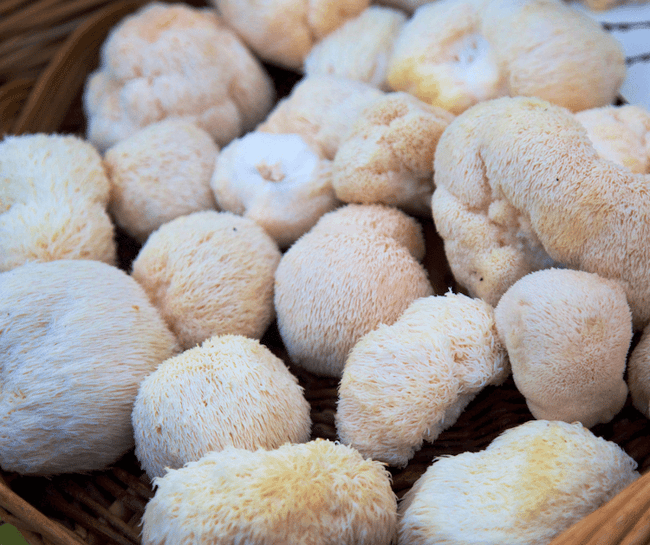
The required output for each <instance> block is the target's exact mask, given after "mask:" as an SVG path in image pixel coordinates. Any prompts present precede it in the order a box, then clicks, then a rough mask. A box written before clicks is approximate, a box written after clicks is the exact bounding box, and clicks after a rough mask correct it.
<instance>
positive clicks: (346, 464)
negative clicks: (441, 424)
mask: <svg viewBox="0 0 650 545" xmlns="http://www.w3.org/2000/svg"><path fill="white" fill-rule="evenodd" d="M154 486H155V487H156V494H155V496H154V497H153V499H152V500H151V501H150V502H149V503H148V504H147V507H146V509H145V512H144V516H143V519H142V520H143V530H142V538H143V545H163V544H164V543H186V542H190V541H191V542H193V543H213V544H214V545H226V544H231V543H236V542H241V543H247V544H250V545H264V544H267V543H287V544H288V543H291V544H292V545H329V544H332V543H346V544H349V545H389V544H391V543H395V541H396V533H397V532H396V527H397V514H396V512H397V501H396V498H395V494H394V493H393V491H392V490H391V486H390V476H389V473H388V472H387V471H386V469H385V468H384V467H383V465H382V464H380V463H378V462H374V461H372V460H364V459H363V458H362V457H361V455H360V454H359V453H358V452H356V451H355V450H354V449H351V448H349V447H346V446H343V445H339V444H336V443H332V442H330V441H325V440H322V439H316V440H315V441H311V442H309V443H305V444H301V445H283V446H282V447H280V448H278V449H277V450H268V451H267V450H257V451H255V452H250V451H247V450H241V449H236V448H233V447H227V448H225V449H224V450H222V451H220V452H211V453H209V454H206V455H205V456H204V457H203V458H201V459H200V460H199V461H197V462H191V463H189V464H187V465H186V466H185V467H184V468H182V469H177V470H171V471H169V472H168V473H167V475H166V476H164V477H162V478H158V479H156V480H155V481H154Z"/></svg>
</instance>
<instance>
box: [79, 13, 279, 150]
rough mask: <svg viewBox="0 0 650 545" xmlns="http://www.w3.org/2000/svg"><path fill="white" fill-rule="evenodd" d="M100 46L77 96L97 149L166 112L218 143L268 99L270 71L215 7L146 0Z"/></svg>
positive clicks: (252, 120) (252, 121)
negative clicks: (81, 100)
mask: <svg viewBox="0 0 650 545" xmlns="http://www.w3.org/2000/svg"><path fill="white" fill-rule="evenodd" d="M100 53H101V59H100V66H99V68H98V69H97V70H96V71H95V72H93V73H92V74H91V76H90V77H89V79H88V81H87V83H86V88H85V90H84V97H83V98H84V110H85V112H86V116H87V118H88V131H87V137H88V139H89V140H90V141H91V142H92V143H93V144H95V145H96V146H97V147H98V148H99V149H100V150H102V151H104V150H105V149H106V148H108V147H110V146H112V145H113V144H115V143H116V142H118V141H119V140H122V139H124V138H126V137H127V136H130V135H131V134H133V133H135V132H136V131H137V130H138V129H140V128H143V127H145V126H146V125H150V124H151V123H154V122H156V121H162V120H163V119H165V118H167V117H175V118H181V119H185V120H187V121H191V122H194V123H196V124H197V125H198V126H199V127H201V128H202V129H205V130H206V131H207V132H208V133H210V135H212V137H213V138H214V139H215V141H216V142H217V144H218V145H219V146H224V145H225V144H227V143H228V142H230V141H231V140H232V139H233V138H236V137H238V136H240V135H241V134H243V133H244V132H246V131H248V130H251V129H252V128H253V127H254V126H255V125H257V123H259V122H260V121H261V120H262V119H263V118H264V117H265V116H266V114H267V113H268V112H269V110H270V109H271V107H272V105H273V100H274V97H275V91H274V89H273V83H272V81H271V78H270V77H269V76H268V74H267V73H266V72H265V71H264V68H263V67H262V65H261V64H260V63H259V61H258V60H257V59H256V58H255V57H253V55H252V54H251V53H250V51H249V50H248V49H247V48H246V46H244V44H243V43H242V42H241V41H240V40H239V38H238V37H237V35H236V34H235V33H234V32H233V31H232V30H231V29H230V28H229V27H227V26H226V25H225V24H224V22H223V21H222V20H221V18H220V17H219V16H218V15H217V13H216V12H215V11H214V10H210V9H207V8H206V9H197V8H193V7H190V6H187V5H184V4H182V3H178V4H174V5H166V4H163V3H161V2H151V3H150V4H148V5H146V6H144V7H142V8H140V9H139V10H138V11H137V12H136V13H134V14H132V15H129V16H127V17H126V18H124V19H123V20H122V21H121V22H120V23H119V24H118V25H117V26H116V27H115V28H113V29H112V31H111V32H110V34H109V36H108V38H107V39H106V41H105V42H104V44H103V45H102V49H101V52H100Z"/></svg>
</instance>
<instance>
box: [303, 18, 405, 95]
mask: <svg viewBox="0 0 650 545" xmlns="http://www.w3.org/2000/svg"><path fill="white" fill-rule="evenodd" d="M405 22H406V14H404V13H403V12H402V11H399V10H396V9H392V8H386V7H382V6H369V7H368V8H366V9H365V10H363V11H362V12H361V13H360V14H359V15H357V16H356V17H354V18H352V19H349V20H348V21H346V22H345V23H344V24H343V25H341V26H340V27H339V28H337V29H336V30H335V31H333V32H331V33H330V34H328V35H327V36H326V37H325V38H323V39H322V40H321V41H320V42H318V43H317V44H316V45H315V46H314V47H312V49H311V51H310V52H309V55H307V57H306V58H305V62H304V69H305V75H307V76H313V75H316V74H329V75H332V76H337V77H341V78H348V79H353V80H357V81H363V82H364V83H368V84H369V85H372V86H373V87H377V88H378V89H381V90H382V91H388V90H389V88H388V82H387V80H386V72H387V70H388V59H389V58H390V56H391V54H392V52H393V44H394V43H395V40H396V39H397V36H398V35H399V33H400V32H401V30H402V27H403V26H404V23H405Z"/></svg>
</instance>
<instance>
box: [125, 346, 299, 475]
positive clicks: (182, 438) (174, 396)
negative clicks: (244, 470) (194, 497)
mask: <svg viewBox="0 0 650 545" xmlns="http://www.w3.org/2000/svg"><path fill="white" fill-rule="evenodd" d="M309 410H310V409H309V404H308V403H307V401H306V400H305V397H304V395H303V390H302V388H301V387H300V386H299V385H298V380H297V379H296V378H295V377H294V376H293V375H292V374H291V373H290V372H289V370H288V369H287V367H286V366H285V364H284V362H283V361H282V360H281V359H280V358H278V357H277V356H275V355H274V354H273V353H272V352H271V351H270V350H269V349H268V348H266V347H265V346H263V345H262V344H260V343H259V341H256V340H253V339H249V338H247V337H242V336H240V335H223V336H217V337H212V338H210V339H208V340H207V341H205V342H204V343H203V344H202V345H201V346H197V347H195V348H192V349H190V350H186V351H185V352H183V353H182V354H180V355H178V356H176V357H173V358H170V359H168V360H166V361H164V362H163V363H162V364H161V365H160V366H159V367H158V368H157V369H156V371H154V372H153V373H152V374H150V375H149V376H148V377H147V378H146V379H145V380H144V381H143V382H142V384H141V385H140V389H139V390H138V395H137V397H136V399H135V404H134V406H133V416H132V420H133V430H134V435H135V454H136V456H137V458H138V460H139V461H140V464H141V465H142V467H143V468H144V469H145V470H146V472H147V475H149V477H150V478H152V479H153V478H154V477H162V476H163V475H164V474H165V468H171V469H178V468H179V467H183V466H184V465H185V464H186V463H188V462H193V461H196V460H198V459H199V458H201V457H202V456H203V455H205V454H207V453H208V452H210V451H213V450H222V449H223V448H225V447H226V446H234V447H237V448H243V449H248V450H256V449H258V448H264V449H268V450H270V449H274V448H278V447H279V446H281V445H282V444H284V443H288V442H291V443H302V442H305V441H308V440H309V434H310V431H311V418H310V416H309Z"/></svg>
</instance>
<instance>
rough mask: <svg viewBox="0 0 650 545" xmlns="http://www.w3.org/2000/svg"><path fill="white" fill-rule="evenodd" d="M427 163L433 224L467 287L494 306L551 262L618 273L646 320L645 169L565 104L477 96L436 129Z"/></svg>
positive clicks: (648, 214) (649, 252) (636, 316)
mask: <svg viewBox="0 0 650 545" xmlns="http://www.w3.org/2000/svg"><path fill="white" fill-rule="evenodd" d="M434 171H435V175H434V181H435V185H436V189H435V190H434V193H433V198H432V210H433V217H434V220H435V223H436V228H437V230H438V232H439V233H440V235H441V236H442V238H443V240H444V242H445V253H446V254H447V257H448V260H449V263H450V266H451V269H452V272H453V273H454V276H455V277H456V279H457V280H458V281H459V282H460V283H461V284H463V285H465V286H466V287H467V288H468V289H469V291H470V292H471V293H472V294H474V295H477V296H479V297H481V298H483V299H485V300H486V301H487V302H489V303H490V304H492V305H494V306H496V304H497V302H498V301H499V299H500V297H501V295H502V294H503V293H505V291H506V290H507V289H508V288H509V287H510V286H511V285H512V284H514V283H515V282H516V281H517V280H518V279H519V278H521V277H522V276H524V275H525V274H527V273H529V272H532V271H534V270H537V269H542V268H548V267H550V266H552V264H553V261H556V262H559V263H562V264H564V265H566V266H568V267H569V268H572V269H579V270H584V271H588V272H594V273H597V274H598V275H600V276H602V277H604V278H610V279H612V280H618V281H620V282H621V284H622V285H623V287H624V288H625V292H626V295H627V299H628V303H629V305H630V308H631V310H632V317H633V320H634V326H635V328H640V327H643V326H644V325H645V324H647V323H648V321H649V320H650V283H648V281H647V279H648V274H649V270H650V269H649V268H650V246H648V244H646V241H647V240H648V238H649V237H650V194H649V193H648V175H644V174H634V173H632V172H630V171H629V170H627V169H626V168H624V167H622V166H619V165H616V164H614V163H612V162H611V161H607V160H605V159H603V158H601V157H600V156H599V155H598V153H597V152H596V150H595V149H594V147H593V145H592V143H591V141H590V140H589V138H588V137H587V133H586V131H585V129H584V127H582V125H581V124H580V123H579V122H578V121H577V120H576V119H575V117H574V116H573V115H572V114H571V113H570V112H569V111H568V110H566V109H564V108H560V107H557V106H553V105H551V104H550V103H548V102H546V101H543V100H540V99H536V98H526V97H518V98H501V99H497V100H494V101H489V102H485V103H482V104H478V105H476V106H474V107H473V108H472V109H470V110H468V111H467V112H465V113H464V114H462V115H461V116H459V117H457V118H456V119H455V120H454V121H453V122H452V123H451V124H450V125H449V127H448V128H447V129H446V130H445V132H444V133H443V135H442V137H441V138H440V142H439V143H438V148H437V149H436V159H435V165H434Z"/></svg>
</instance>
